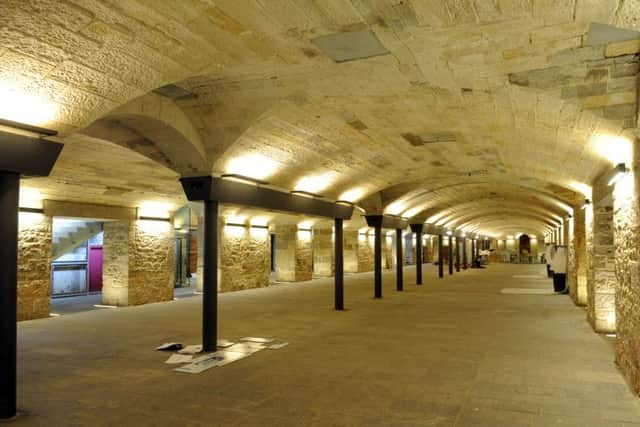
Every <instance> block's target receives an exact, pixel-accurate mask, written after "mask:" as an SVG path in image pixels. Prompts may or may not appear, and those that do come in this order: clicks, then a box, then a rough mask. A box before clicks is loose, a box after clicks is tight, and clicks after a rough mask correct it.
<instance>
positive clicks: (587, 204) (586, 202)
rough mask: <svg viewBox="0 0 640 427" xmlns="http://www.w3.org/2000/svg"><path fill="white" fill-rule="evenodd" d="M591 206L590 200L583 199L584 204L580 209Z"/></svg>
mask: <svg viewBox="0 0 640 427" xmlns="http://www.w3.org/2000/svg"><path fill="white" fill-rule="evenodd" d="M590 204H591V200H589V199H584V204H583V205H582V209H587V207H588V206H589V205H590Z"/></svg>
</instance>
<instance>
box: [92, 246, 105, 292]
mask: <svg viewBox="0 0 640 427" xmlns="http://www.w3.org/2000/svg"><path fill="white" fill-rule="evenodd" d="M101 290H102V246H98V245H96V246H89V292H100V291H101Z"/></svg>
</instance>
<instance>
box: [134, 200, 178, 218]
mask: <svg viewBox="0 0 640 427" xmlns="http://www.w3.org/2000/svg"><path fill="white" fill-rule="evenodd" d="M170 211H171V206H169V205H168V204H167V203H162V202H143V203H142V204H141V205H140V207H139V208H138V216H145V217H150V218H169V215H170Z"/></svg>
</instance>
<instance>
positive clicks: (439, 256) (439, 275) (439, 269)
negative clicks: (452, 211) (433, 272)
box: [438, 234, 444, 279]
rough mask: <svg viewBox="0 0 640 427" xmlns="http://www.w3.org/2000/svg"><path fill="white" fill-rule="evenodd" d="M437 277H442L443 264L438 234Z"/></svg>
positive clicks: (440, 240)
mask: <svg viewBox="0 0 640 427" xmlns="http://www.w3.org/2000/svg"><path fill="white" fill-rule="evenodd" d="M438 277H439V278H441V279H442V278H443V277H444V264H443V262H442V234H438Z"/></svg>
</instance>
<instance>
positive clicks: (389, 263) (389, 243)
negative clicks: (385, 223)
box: [382, 231, 395, 270]
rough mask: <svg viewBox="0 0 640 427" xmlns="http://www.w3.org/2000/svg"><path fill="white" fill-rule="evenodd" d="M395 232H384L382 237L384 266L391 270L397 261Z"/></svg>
mask: <svg viewBox="0 0 640 427" xmlns="http://www.w3.org/2000/svg"><path fill="white" fill-rule="evenodd" d="M394 234H395V232H392V231H389V232H387V233H386V234H383V236H384V237H383V238H382V268H383V269H385V270H390V269H392V268H393V266H394V263H395V256H394V253H395V245H394V243H393V242H394V237H393V235H394Z"/></svg>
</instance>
